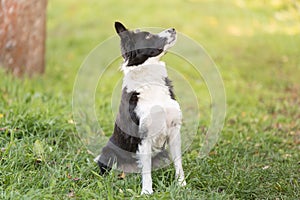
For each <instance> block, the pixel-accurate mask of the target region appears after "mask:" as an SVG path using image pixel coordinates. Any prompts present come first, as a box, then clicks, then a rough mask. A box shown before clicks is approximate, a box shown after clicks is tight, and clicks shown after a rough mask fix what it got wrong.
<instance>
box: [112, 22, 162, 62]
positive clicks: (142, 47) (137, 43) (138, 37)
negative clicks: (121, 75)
mask: <svg viewBox="0 0 300 200" xmlns="http://www.w3.org/2000/svg"><path fill="white" fill-rule="evenodd" d="M115 29H116V32H117V33H118V35H119V36H120V38H121V53H122V56H123V58H124V59H125V62H128V64H127V66H136V65H140V64H143V63H144V62H145V61H146V60H147V59H148V58H150V57H155V56H158V55H159V54H161V53H162V52H163V49H164V46H165V44H166V38H161V37H159V36H158V35H156V34H152V33H149V32H146V31H142V32H133V31H129V30H127V29H126V28H125V27H124V25H122V24H121V23H119V22H116V23H115Z"/></svg>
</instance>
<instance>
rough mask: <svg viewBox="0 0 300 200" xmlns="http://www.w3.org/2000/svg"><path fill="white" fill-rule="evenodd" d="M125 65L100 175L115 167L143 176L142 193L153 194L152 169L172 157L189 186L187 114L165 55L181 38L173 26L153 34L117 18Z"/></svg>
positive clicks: (181, 180)
mask: <svg viewBox="0 0 300 200" xmlns="http://www.w3.org/2000/svg"><path fill="white" fill-rule="evenodd" d="M115 30H116V32H117V34H118V35H119V37H120V39H121V53H122V57H123V59H124V63H123V64H122V66H121V70H122V71H123V73H124V78H123V84H122V97H121V102H120V106H119V112H118V115H117V117H116V121H115V126H114V131H113V134H112V136H111V137H110V139H109V141H108V143H107V144H106V146H105V147H104V148H103V149H102V152H101V154H100V155H99V156H98V157H97V158H96V161H97V162H98V165H99V167H100V174H105V173H106V172H107V171H109V170H110V169H111V168H112V167H113V165H116V166H117V168H118V169H120V170H123V171H126V172H135V171H136V170H138V171H139V172H141V174H142V191H141V194H152V193H153V189H152V177H151V169H152V168H154V167H159V166H160V165H161V164H162V163H164V160H165V159H167V158H168V155H170V157H171V160H172V161H173V162H174V166H175V177H176V179H177V181H178V183H179V185H181V186H185V185H186V181H185V178H184V172H183V168H182V159H181V137H180V127H181V124H182V113H181V110H180V106H179V104H178V102H177V101H176V98H175V94H174V91H173V86H172V83H171V81H170V79H169V78H168V74H167V70H166V65H165V63H164V62H162V61H160V58H161V57H162V56H163V55H164V54H165V53H166V52H167V50H168V49H169V48H170V47H172V46H173V45H174V44H175V42H176V39H177V36H176V31H175V29H174V28H170V29H167V30H165V31H162V32H161V33H159V34H153V33H150V32H146V31H140V30H136V31H131V30H128V29H127V28H126V27H125V26H124V25H123V24H122V23H120V22H115Z"/></svg>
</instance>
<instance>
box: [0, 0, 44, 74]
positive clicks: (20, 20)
mask: <svg viewBox="0 0 300 200" xmlns="http://www.w3.org/2000/svg"><path fill="white" fill-rule="evenodd" d="M46 6H47V0H0V65H1V66H3V67H5V68H7V69H8V70H9V71H11V72H12V73H13V74H15V75H17V76H20V75H22V74H28V75H29V76H31V75H33V74H35V73H39V74H40V73H43V72H44V70H45V38H46Z"/></svg>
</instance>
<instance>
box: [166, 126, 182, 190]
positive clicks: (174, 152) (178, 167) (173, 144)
mask: <svg viewBox="0 0 300 200" xmlns="http://www.w3.org/2000/svg"><path fill="white" fill-rule="evenodd" d="M169 145H170V154H171V158H172V160H173V162H174V167H175V177H176V179H177V181H178V183H179V185H180V186H185V185H186V182H185V180H184V172H183V168H182V161H181V137H180V125H178V124H177V125H175V126H173V127H171V134H170V137H169Z"/></svg>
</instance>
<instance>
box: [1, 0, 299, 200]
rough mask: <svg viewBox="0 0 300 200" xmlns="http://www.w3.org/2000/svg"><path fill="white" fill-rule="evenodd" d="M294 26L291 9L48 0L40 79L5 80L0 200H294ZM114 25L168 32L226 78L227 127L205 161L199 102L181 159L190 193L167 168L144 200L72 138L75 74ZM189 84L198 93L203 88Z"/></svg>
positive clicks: (133, 178) (281, 5) (132, 181)
mask: <svg viewBox="0 0 300 200" xmlns="http://www.w3.org/2000/svg"><path fill="white" fill-rule="evenodd" d="M297 6H298V7H297ZM299 19H300V14H299V3H298V4H297V1H283V0H281V1H280V0H278V1H275V0H274V1H270V2H269V3H263V1H161V2H160V3H152V2H150V1H149V2H142V3H138V4H135V3H134V2H133V1H132V2H131V1H128V2H123V3H120V2H117V1H102V2H100V1H97V0H89V1H86V2H84V3H81V2H79V1H71V0H66V1H63V2H62V1H58V0H51V1H49V4H48V33H47V34H48V39H47V68H46V73H45V74H44V75H43V76H41V77H34V78H32V79H28V78H22V79H17V78H14V77H12V76H10V75H9V74H6V73H4V71H3V70H2V71H1V72H0V73H1V77H2V78H1V79H0V148H1V151H0V169H1V170H0V199H64V198H76V199H131V198H137V199H139V198H140V199H299V198H300V171H299V169H300V154H299V152H300V132H299V130H300V120H299V119H300V99H299V96H300V84H299V78H300V75H299V73H300V59H299V53H300V50H299V46H300V37H299V33H300V28H299V27H300V23H299V22H300V20H299ZM115 20H121V21H123V22H124V23H125V24H127V25H128V26H129V27H151V26H160V27H170V26H173V27H175V28H176V29H177V30H179V31H180V32H182V33H184V34H186V35H188V36H190V37H191V38H193V39H195V40H196V41H198V42H199V43H200V44H202V45H203V47H204V48H205V49H206V50H207V52H208V54H209V55H210V56H211V57H212V59H213V60H214V61H215V63H216V64H217V66H218V67H219V70H220V72H221V74H222V77H223V80H224V85H225V88H226V96H227V115H226V120H225V125H224V128H223V130H222V134H221V137H220V138H219V140H218V143H217V145H216V146H215V147H214V148H213V149H212V151H211V153H210V155H209V156H207V157H205V158H202V159H200V158H199V157H198V152H199V140H198V139H199V138H200V135H201V134H202V131H203V130H206V128H207V126H208V125H209V120H207V119H206V118H209V117H206V115H207V113H209V111H207V109H206V108H207V106H209V101H208V100H207V95H206V94H207V93H205V92H204V93H203V94H202V93H201V95H204V96H205V95H206V96H205V98H204V100H203V101H204V103H203V105H200V106H203V110H204V111H203V112H204V113H202V114H201V119H199V120H200V126H199V131H198V134H197V135H198V136H199V138H198V139H195V140H194V141H193V143H192V145H191V147H190V148H189V150H188V151H187V152H186V153H185V154H184V156H183V165H184V169H185V172H186V174H187V186H186V187H185V188H179V187H178V186H177V185H176V184H175V182H174V181H173V180H174V169H173V167H168V168H166V169H164V170H158V171H155V172H154V173H153V182H154V190H155V193H154V194H153V195H152V196H150V197H147V196H140V195H139V193H140V191H141V186H140V182H141V179H140V176H138V175H135V174H132V175H128V176H127V177H126V178H125V179H124V180H119V179H118V176H117V172H111V174H109V175H108V176H106V177H101V176H99V175H98V174H97V172H98V169H97V166H96V164H95V163H94V162H93V158H94V157H93V155H91V154H90V153H89V152H88V150H87V148H86V146H85V145H84V144H83V143H82V142H81V140H80V139H79V135H78V133H77V132H76V129H75V127H74V124H73V122H72V106H71V104H72V89H73V84H74V81H75V77H76V74H77V71H78V69H79V67H80V65H81V63H82V62H83V60H84V58H85V56H86V55H87V54H88V52H89V51H90V50H91V49H93V48H94V47H95V46H96V45H97V44H99V43H100V42H101V41H103V40H105V39H106V38H107V37H109V36H112V35H114V34H115V33H114V30H113V22H114V21H115ZM170 58H171V57H166V58H165V59H169V60H172V59H170ZM171 62H172V61H171ZM118 64H119V63H118V62H115V63H113V66H112V67H113V68H112V70H114V69H115V70H117V68H118ZM171 64H172V63H171ZM173 64H174V65H176V63H173ZM116 73H118V75H117V76H120V75H121V74H120V73H119V72H116ZM185 73H186V74H187V75H189V77H190V79H191V82H192V84H193V85H192V86H193V88H200V89H201V88H202V89H203V87H202V85H201V82H197V81H194V80H193V74H192V72H191V71H188V70H186V71H185ZM175 86H176V85H175ZM112 89H113V88H112V86H111V85H110V84H107V85H105V87H104V88H103V87H102V88H101V90H100V92H101V94H99V95H100V96H99V97H102V98H101V102H99V105H97V109H98V113H97V115H98V117H99V120H100V121H101V124H102V126H103V130H104V131H105V132H107V133H110V132H111V131H112V123H113V115H112V113H111V111H110V106H109V105H110V100H111V99H110V94H111V90H112ZM175 89H176V88H175ZM177 95H178V96H180V93H179V94H177ZM201 95H200V97H198V98H199V99H200V101H201ZM182 134H183V135H184V134H185V133H184V132H183V133H182Z"/></svg>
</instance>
